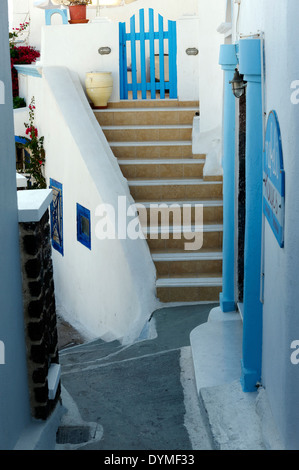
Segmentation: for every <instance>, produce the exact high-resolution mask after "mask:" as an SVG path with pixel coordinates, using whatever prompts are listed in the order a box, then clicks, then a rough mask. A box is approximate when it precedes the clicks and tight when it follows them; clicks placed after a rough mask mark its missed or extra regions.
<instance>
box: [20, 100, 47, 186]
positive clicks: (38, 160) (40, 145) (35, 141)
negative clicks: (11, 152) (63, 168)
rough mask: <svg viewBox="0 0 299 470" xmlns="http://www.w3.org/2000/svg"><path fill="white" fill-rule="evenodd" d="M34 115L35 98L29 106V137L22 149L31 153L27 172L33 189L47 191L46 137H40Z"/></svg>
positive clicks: (26, 125)
mask: <svg viewBox="0 0 299 470" xmlns="http://www.w3.org/2000/svg"><path fill="white" fill-rule="evenodd" d="M34 114H35V99H34V97H33V98H32V99H31V103H30V105H29V123H24V125H25V127H26V131H25V134H26V136H27V137H25V143H24V144H22V147H23V148H24V149H26V150H28V151H29V153H30V160H29V162H28V163H27V165H26V172H27V173H29V175H30V177H32V178H33V181H32V182H31V183H32V184H31V186H30V187H31V188H32V189H45V188H46V187H47V185H46V179H45V177H44V175H43V167H44V165H45V150H44V137H39V136H38V130H37V128H36V127H35V125H34V119H35V116H34ZM29 181H30V180H29Z"/></svg>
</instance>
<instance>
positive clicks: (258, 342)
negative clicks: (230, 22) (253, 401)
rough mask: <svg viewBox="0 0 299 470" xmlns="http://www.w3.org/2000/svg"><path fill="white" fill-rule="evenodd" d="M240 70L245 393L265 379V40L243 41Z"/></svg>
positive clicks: (251, 390)
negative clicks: (243, 162) (243, 159)
mask: <svg viewBox="0 0 299 470" xmlns="http://www.w3.org/2000/svg"><path fill="white" fill-rule="evenodd" d="M239 71H240V73H241V74H243V75H244V80H246V81H247V90H246V219H245V245H244V246H245V247H244V296H243V356H242V361H241V367H242V372H241V384H242V388H243V391H244V392H253V391H256V384H257V382H259V381H260V379H261V362H262V303H261V302H260V274H261V240H262V192H263V189H262V188H263V106H262V86H261V41H260V39H241V40H240V41H239Z"/></svg>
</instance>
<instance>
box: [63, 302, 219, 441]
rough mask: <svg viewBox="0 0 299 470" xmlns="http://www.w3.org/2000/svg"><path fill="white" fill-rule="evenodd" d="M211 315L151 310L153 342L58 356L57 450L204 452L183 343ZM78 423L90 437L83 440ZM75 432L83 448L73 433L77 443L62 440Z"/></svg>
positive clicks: (95, 345) (90, 347)
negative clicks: (60, 407) (61, 417)
mask: <svg viewBox="0 0 299 470" xmlns="http://www.w3.org/2000/svg"><path fill="white" fill-rule="evenodd" d="M213 307H215V305H214V304H205V305H191V306H190V305H189V306H179V307H165V308H162V309H160V310H157V311H156V312H154V314H153V316H152V318H151V320H150V322H152V324H151V326H152V327H154V328H155V331H156V335H155V337H153V338H152V339H149V340H142V341H138V342H136V343H134V344H132V345H129V346H123V345H121V344H120V343H119V342H118V341H113V342H110V343H106V342H104V341H102V340H95V341H92V342H90V343H86V344H81V345H78V346H76V347H71V348H67V349H63V350H62V351H61V352H60V363H61V366H62V387H63V390H64V391H65V396H67V397H68V398H67V406H66V404H65V406H66V407H67V409H68V413H67V414H66V419H65V421H64V422H63V423H62V426H61V428H60V430H59V433H60V436H62V438H60V441H59V443H58V446H57V448H58V449H67V448H74V447H75V448H81V449H86V450H88V449H98V450H100V449H101V450H108V449H109V450H194V449H203V450H208V449H211V443H210V439H209V433H208V431H207V430H206V428H205V424H204V419H203V417H202V415H201V411H200V408H199V403H198V397H197V392H196V386H195V378H194V371H193V368H192V357H191V348H190V337H189V336H190V332H191V331H192V329H194V328H195V327H197V326H198V325H200V324H202V323H204V322H206V321H207V318H208V315H209V313H210V310H211V309H212V308H213ZM70 416H71V417H72V419H70ZM74 417H75V418H74ZM78 421H80V423H78ZM70 423H71V426H70ZM84 423H85V425H86V426H85V428H89V429H90V430H92V432H90V433H87V437H86V429H85V430H84ZM76 426H77V427H78V432H79V434H80V433H81V435H85V439H84V442H83V439H82V441H81V442H80V438H78V435H79V434H78V433H76V432H75V433H73V435H74V436H75V438H73V439H76V440H77V442H74V440H73V441H72V438H71V437H68V436H71V434H72V432H71V431H74V430H75V428H76ZM80 426H81V427H80ZM68 432H69V434H68ZM78 440H79V442H78Z"/></svg>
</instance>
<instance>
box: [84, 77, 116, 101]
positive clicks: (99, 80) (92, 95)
mask: <svg viewBox="0 0 299 470" xmlns="http://www.w3.org/2000/svg"><path fill="white" fill-rule="evenodd" d="M85 86H86V93H87V96H88V98H89V99H90V100H91V101H92V104H93V108H95V109H106V108H107V106H108V101H109V99H110V97H111V95H112V89H113V78H112V73H111V72H88V73H86V78H85Z"/></svg>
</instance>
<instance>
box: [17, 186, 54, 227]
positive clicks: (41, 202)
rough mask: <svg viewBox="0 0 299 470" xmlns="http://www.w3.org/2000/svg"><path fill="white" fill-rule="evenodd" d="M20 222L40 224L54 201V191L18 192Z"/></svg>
mask: <svg viewBox="0 0 299 470" xmlns="http://www.w3.org/2000/svg"><path fill="white" fill-rule="evenodd" d="M17 196H18V214H19V222H39V221H40V219H41V218H42V216H43V215H44V213H45V212H46V210H47V208H48V207H49V205H50V203H51V201H52V189H28V190H27V191H18V192H17Z"/></svg>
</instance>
